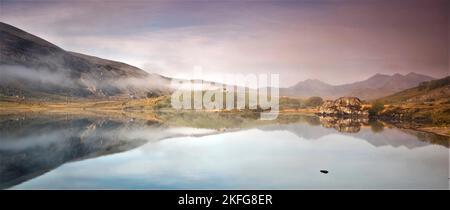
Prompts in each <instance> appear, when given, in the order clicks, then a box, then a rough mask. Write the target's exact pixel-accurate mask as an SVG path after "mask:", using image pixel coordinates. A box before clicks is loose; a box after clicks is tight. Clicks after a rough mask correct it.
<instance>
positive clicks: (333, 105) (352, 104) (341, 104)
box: [317, 97, 369, 116]
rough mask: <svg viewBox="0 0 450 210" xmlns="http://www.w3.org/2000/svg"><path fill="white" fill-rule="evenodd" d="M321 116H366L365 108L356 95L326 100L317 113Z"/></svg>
mask: <svg viewBox="0 0 450 210" xmlns="http://www.w3.org/2000/svg"><path fill="white" fill-rule="evenodd" d="M317 114H318V115H322V116H368V115H369V113H368V111H367V110H365V109H363V106H362V103H361V100H359V98H356V97H341V98H338V99H336V100H334V101H331V100H327V101H325V102H324V103H323V104H322V105H321V106H320V107H319V111H318V113H317Z"/></svg>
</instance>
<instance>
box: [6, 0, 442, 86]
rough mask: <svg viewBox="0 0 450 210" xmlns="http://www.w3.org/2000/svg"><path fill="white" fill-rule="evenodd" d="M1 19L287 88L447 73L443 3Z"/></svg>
mask: <svg viewBox="0 0 450 210" xmlns="http://www.w3.org/2000/svg"><path fill="white" fill-rule="evenodd" d="M0 20H1V21H2V22H5V23H8V24H11V25H14V26H16V27H19V28H21V29H23V30H25V31H27V32H30V33H32V34H35V35H37V36H40V37H42V38H44V39H46V40H48V41H50V42H52V43H54V44H56V45H58V46H60V47H62V48H64V49H66V50H70V51H76V52H81V53H85V54H89V55H94V56H98V57H102V58H107V59H112V60H118V61H122V62H126V63H129V64H131V65H135V66H137V67H140V68H142V69H144V70H146V71H149V72H154V73H158V74H162V75H166V76H176V75H177V73H180V72H192V71H193V68H194V66H202V67H203V71H204V72H208V73H279V74H280V79H281V84H282V86H289V85H294V84H295V83H297V82H298V81H302V80H305V79H319V80H322V81H325V82H328V83H331V84H342V83H348V82H353V81H357V80H363V79H366V78H368V77H370V76H372V75H373V74H375V73H385V74H393V73H401V74H406V73H409V72H417V73H423V74H427V75H430V76H434V77H444V76H447V75H448V74H449V71H450V70H449V67H448V62H449V58H450V56H449V47H450V44H449V38H450V36H449V3H448V1H446V0H442V1H433V0H423V1H415V0H405V1H400V0H398V1H396V0H386V1H384V0H373V1H371V0H366V1H364V0H353V1H338V0H329V1H321V0H314V1H312V0H311V1H277V2H275V1H248V2H242V1H203V2H200V1H190V2H188V1H144V0H131V1H117V0H115V1H106V0H104V1H87V0H84V1H71V2H63V1H48V0H47V1H41V2H40V1H5V0H1V15H0ZM206 79H211V78H206Z"/></svg>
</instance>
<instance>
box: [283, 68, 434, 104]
mask: <svg viewBox="0 0 450 210" xmlns="http://www.w3.org/2000/svg"><path fill="white" fill-rule="evenodd" d="M433 79H434V78H432V77H429V76H426V75H421V74H416V73H409V74H406V75H401V74H394V75H384V74H376V75H374V76H372V77H370V78H369V79H367V80H364V81H359V82H355V83H351V84H344V85H330V84H327V83H324V82H322V81H320V80H311V79H309V80H305V81H302V82H299V83H298V84H296V85H295V86H292V87H289V88H282V89H280V95H282V96H294V97H311V96H320V97H322V98H327V99H336V98H338V97H341V96H353V97H358V98H361V99H363V100H369V99H376V98H380V97H383V96H387V95H390V94H393V93H395V92H398V91H401V90H405V89H408V88H412V87H415V86H417V85H419V84H420V83H421V82H424V81H429V80H433Z"/></svg>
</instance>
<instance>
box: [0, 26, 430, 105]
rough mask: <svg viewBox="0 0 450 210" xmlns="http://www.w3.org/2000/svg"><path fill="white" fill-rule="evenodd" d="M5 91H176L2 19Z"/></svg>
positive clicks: (393, 81)
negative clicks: (58, 44)
mask: <svg viewBox="0 0 450 210" xmlns="http://www.w3.org/2000/svg"><path fill="white" fill-rule="evenodd" d="M0 49H1V50H0V58H1V59H0V96H2V95H3V96H7V97H11V96H13V97H19V98H27V99H28V98H39V99H52V98H53V99H61V98H62V97H64V98H67V97H77V98H96V99H98V98H121V97H126V98H135V97H136V98H140V97H146V96H148V95H149V93H150V95H163V94H169V93H170V87H169V85H170V81H171V79H170V78H167V77H164V76H161V75H158V74H151V73H148V72H146V71H144V70H142V69H139V68H137V67H134V66H131V65H128V64H125V63H122V62H117V61H112V60H106V59H102V58H98V57H94V56H89V55H84V54H80V53H76V52H70V51H67V50H64V49H62V48H60V47H58V46H56V45H54V44H52V43H50V42H48V41H46V40H44V39H42V38H39V37H37V36H34V35H32V34H30V33H27V32H25V31H23V30H21V29H18V28H16V27H14V26H11V25H8V24H6V23H2V22H0ZM433 79H434V78H432V77H429V76H426V75H421V74H417V73H409V74H406V75H401V74H394V75H384V74H376V75H374V76H372V77H370V78H369V79H367V80H364V81H359V82H354V83H350V84H344V85H330V84H327V83H324V82H322V81H319V80H315V79H308V80H305V81H302V82H299V83H297V84H296V85H294V86H292V87H289V88H281V89H280V95H281V96H291V97H310V96H320V97H322V98H326V99H335V98H338V97H341V96H356V97H359V98H361V99H366V100H370V99H376V98H380V97H384V96H388V95H391V94H393V93H396V92H399V91H402V90H405V89H408V88H412V87H415V86H417V85H419V84H420V83H422V82H424V81H429V80H433Z"/></svg>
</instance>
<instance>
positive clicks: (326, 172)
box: [320, 170, 328, 174]
mask: <svg viewBox="0 0 450 210" xmlns="http://www.w3.org/2000/svg"><path fill="white" fill-rule="evenodd" d="M320 173H323V174H328V171H327V170H320Z"/></svg>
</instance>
